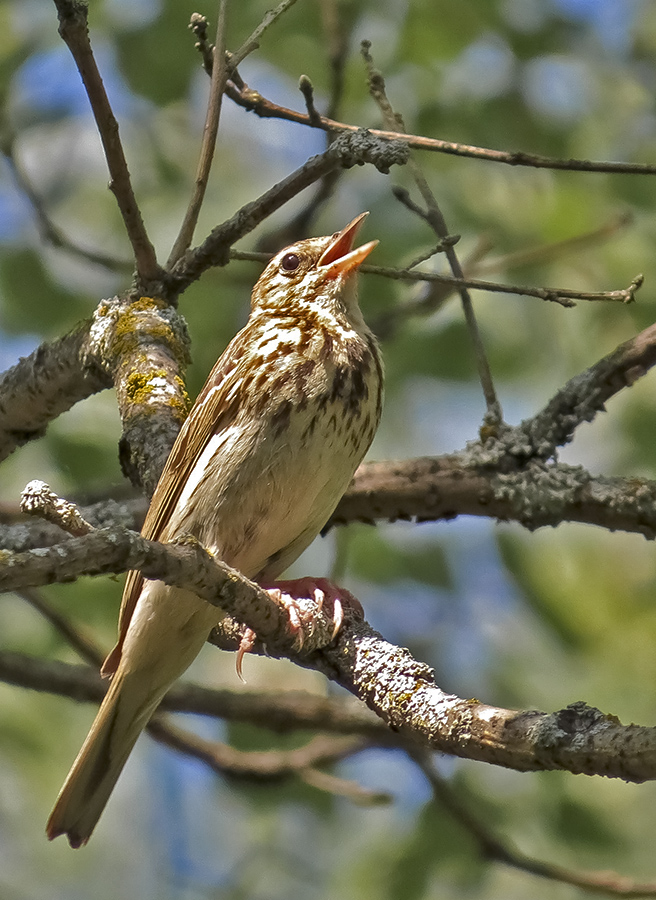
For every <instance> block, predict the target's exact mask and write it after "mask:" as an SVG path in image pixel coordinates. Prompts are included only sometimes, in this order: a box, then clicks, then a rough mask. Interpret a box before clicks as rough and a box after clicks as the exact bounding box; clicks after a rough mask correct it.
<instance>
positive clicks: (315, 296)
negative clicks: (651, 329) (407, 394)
mask: <svg viewBox="0 0 656 900" xmlns="http://www.w3.org/2000/svg"><path fill="white" fill-rule="evenodd" d="M366 215H367V213H363V214H362V215H360V216H358V217H357V218H356V219H354V220H353V221H352V222H351V223H350V224H349V225H347V226H346V228H344V229H343V230H342V231H340V232H338V233H337V234H333V235H332V236H329V237H319V238H310V239H308V240H304V241H299V242H298V243H296V244H293V245H292V246H290V247H287V248H286V249H285V250H282V251H281V252H280V253H278V255H277V256H275V257H274V258H273V259H272V260H271V262H270V263H269V264H268V265H267V267H266V269H265V270H264V272H263V273H262V276H261V277H260V279H259V280H258V282H257V284H256V285H255V287H254V288H253V296H252V304H251V315H250V318H249V320H248V323H247V324H246V326H245V328H244V329H243V330H242V331H240V332H239V334H238V335H237V336H236V337H235V338H234V339H233V340H232V342H231V343H230V344H229V345H228V347H227V348H226V350H225V352H224V353H223V355H222V356H221V357H220V359H219V360H218V361H217V363H216V365H215V366H214V368H213V369H212V372H211V373H210V376H209V378H208V379H207V382H206V383H205V386H204V387H203V389H202V391H201V392H200V394H199V396H198V399H197V400H196V403H195V404H194V407H193V409H192V410H191V413H190V414H189V417H188V419H187V420H186V422H185V423H184V425H183V426H182V429H181V431H180V434H179V435H178V438H177V440H176V442H175V444H174V446H173V449H172V451H171V455H170V456H169V458H168V460H167V463H166V465H165V467H164V471H163V472H162V476H161V478H160V480H159V483H158V485H157V488H156V490H155V493H154V495H153V499H152V502H151V505H150V509H149V510H148V515H147V516H146V521H145V524H144V527H143V530H142V534H143V536H144V537H147V538H151V539H153V540H159V541H171V540H173V539H175V538H176V537H178V536H179V535H182V534H192V535H194V536H195V537H196V538H197V539H198V540H199V541H200V543H201V544H202V545H203V546H204V547H206V548H207V549H208V550H209V551H210V552H211V553H213V554H214V555H216V556H217V557H219V558H220V559H222V560H224V561H225V562H227V563H228V564H229V565H231V566H234V567H235V568H236V569H239V571H241V572H243V574H244V575H246V576H247V577H249V578H252V579H254V580H255V581H257V582H258V583H260V584H263V585H267V586H275V583H274V580H275V579H276V578H277V577H278V576H279V575H280V574H281V573H282V572H283V571H284V570H285V569H286V568H287V567H288V566H289V565H290V564H291V563H292V562H293V561H294V560H295V559H296V558H297V557H298V556H299V555H300V554H301V553H302V551H303V550H304V549H305V548H306V547H307V546H308V545H309V544H310V543H311V542H312V540H313V539H314V538H315V537H316V535H317V534H318V533H319V531H320V530H321V528H322V526H323V525H324V524H325V523H326V521H327V520H328V518H329V517H330V515H331V513H332V512H333V510H334V509H335V507H336V505H337V503H338V501H339V499H340V497H341V496H342V494H343V493H344V491H345V490H346V488H347V487H348V484H349V482H350V480H351V477H352V476H353V473H354V472H355V470H356V468H357V466H358V465H359V463H360V462H361V460H362V458H363V456H364V455H365V453H366V451H367V449H368V447H369V445H370V444H371V441H372V440H373V437H374V434H375V433H376V429H377V427H378V421H379V419H380V413H381V405H382V394H383V371H382V363H381V359H380V354H379V350H378V346H377V344H376V340H375V338H374V336H373V334H372V333H371V331H370V330H369V329H368V328H367V325H366V324H365V322H364V319H363V318H362V314H361V312H360V308H359V306H358V300H357V286H356V282H357V278H356V277H355V275H356V273H357V270H358V268H359V266H360V265H361V263H362V262H363V261H364V260H365V259H366V257H367V256H368V255H369V254H370V253H371V251H372V250H373V249H374V247H375V246H376V244H377V243H378V242H377V241H370V242H369V243H367V244H364V245H363V246H361V247H358V248H356V249H352V248H353V242H354V239H355V235H356V232H357V230H358V228H359V226H360V224H361V223H362V220H363V219H364V218H365V216H366ZM301 581H306V580H304V579H301ZM281 584H283V583H281ZM304 586H305V585H304ZM284 589H285V591H289V590H290V582H285V583H284ZM292 593H293V591H292ZM296 596H297V597H298V596H303V594H297V595H296ZM221 618H222V613H221V610H219V609H217V608H216V607H215V606H212V605H211V604H209V603H208V602H207V601H205V600H202V599H200V598H199V597H197V596H196V595H195V594H193V593H191V592H189V591H185V590H181V589H180V588H176V587H169V586H167V585H165V584H164V583H163V582H161V581H150V580H148V579H144V578H143V577H142V576H141V574H140V573H139V572H130V573H128V577H127V581H126V584H125V591H124V593H123V602H122V604H121V612H120V616H119V638H118V643H117V644H116V647H115V648H114V649H113V650H112V652H111V653H110V654H109V656H108V657H107V659H106V660H105V664H104V666H103V669H102V672H103V674H104V675H111V676H112V681H111V684H110V686H109V690H108V691H107V694H106V696H105V699H104V700H103V702H102V705H101V706H100V709H99V711H98V714H97V716H96V719H95V721H94V723H93V725H92V726H91V730H90V732H89V734H88V736H87V738H86V740H85V742H84V745H83V746H82V749H81V750H80V752H79V754H78V756H77V759H76V760H75V762H74V764H73V767H72V769H71V771H70V773H69V775H68V777H67V779H66V781H65V783H64V786H63V788H62V790H61V792H60V794H59V797H58V799H57V802H56V804H55V807H54V809H53V811H52V813H51V815H50V818H49V820H48V824H47V829H46V830H47V835H48V837H49V838H50V839H51V840H52V838H55V837H57V836H58V835H60V834H66V835H67V836H68V840H69V843H70V844H71V846H72V847H80V846H82V845H83V844H86V842H87V841H88V840H89V837H90V836H91V833H92V831H93V829H94V828H95V826H96V823H97V822H98V819H99V818H100V816H101V814H102V811H103V809H104V808H105V805H106V803H107V801H108V799H109V796H110V794H111V792H112V790H113V788H114V785H115V784H116V780H117V779H118V777H119V775H120V773H121V771H122V769H123V766H124V765H125V763H126V761H127V758H128V756H129V755H130V752H131V750H132V748H133V746H134V744H135V742H136V740H137V738H138V737H139V734H140V733H141V732H142V730H143V729H144V728H145V726H146V725H147V723H148V721H149V719H150V717H151V716H152V714H153V713H154V711H155V710H156V708H157V706H158V705H159V703H160V701H161V699H162V697H163V696H164V694H165V693H166V691H167V690H168V689H169V687H170V686H171V685H172V684H173V682H174V681H175V680H176V679H177V678H178V677H179V676H180V675H182V673H183V672H184V671H185V670H186V669H187V668H188V666H189V665H190V664H191V663H192V661H193V660H194V659H195V657H196V656H197V655H198V653H200V650H201V648H202V647H203V644H204V643H205V641H206V640H207V638H208V636H209V633H210V631H211V630H212V628H213V627H214V626H215V625H216V624H217V623H218V621H219V620H220V619H221Z"/></svg>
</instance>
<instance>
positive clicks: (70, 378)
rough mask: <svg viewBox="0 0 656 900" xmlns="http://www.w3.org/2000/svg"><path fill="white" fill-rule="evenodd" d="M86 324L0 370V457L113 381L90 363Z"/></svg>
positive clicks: (43, 429)
mask: <svg viewBox="0 0 656 900" xmlns="http://www.w3.org/2000/svg"><path fill="white" fill-rule="evenodd" d="M89 325H90V323H89V322H84V323H82V324H81V325H79V326H78V327H77V328H76V329H74V330H73V331H71V332H70V333H69V334H66V335H64V337H62V338H59V339H58V340H56V341H52V342H47V343H44V344H41V346H40V347H37V349H36V350H35V351H34V352H33V353H31V354H30V355H29V356H26V357H24V358H23V359H21V360H20V361H19V362H18V363H16V365H15V366H12V368H11V369H8V370H7V371H6V372H5V373H4V374H3V375H2V376H0V459H4V458H5V457H7V456H9V454H10V453H12V452H13V451H14V450H15V449H16V448H17V447H21V446H22V445H23V444H26V443H27V442H28V441H32V440H34V439H35V438H39V437H42V435H43V434H45V431H46V428H47V426H48V424H49V423H50V422H51V421H52V420H53V419H56V418H57V416H59V415H60V414H61V413H63V412H66V410H68V409H70V408H71V407H72V406H74V405H75V404H76V403H78V402H79V401H80V400H85V399H86V398H87V397H89V396H91V394H95V393H97V392H98V391H101V390H104V389H105V388H107V387H110V386H111V380H110V379H109V377H108V376H107V375H105V374H104V373H103V372H102V370H101V369H100V368H98V367H95V366H90V365H89V364H88V356H89V350H90V334H89Z"/></svg>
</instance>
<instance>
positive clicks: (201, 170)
mask: <svg viewBox="0 0 656 900" xmlns="http://www.w3.org/2000/svg"><path fill="white" fill-rule="evenodd" d="M227 6H228V0H221V2H220V4H219V21H218V24H217V28H216V42H215V44H214V48H213V50H212V59H213V65H212V77H211V82H210V96H209V99H208V102H207V113H206V116H205V127H204V128H203V139H202V142H201V148H200V157H199V160H198V168H197V170H196V182H195V184H194V190H193V194H192V196H191V199H190V201H189V206H188V208H187V212H186V213H185V217H184V220H183V222H182V225H181V226H180V233H179V234H178V236H177V238H176V240H175V243H174V244H173V248H172V250H171V253H170V256H169V259H168V262H167V264H166V266H167V268H169V269H170V268H171V267H172V266H173V265H174V264H175V263H176V262H177V261H178V260H179V259H180V257H181V256H182V254H183V253H184V252H185V250H187V249H188V248H189V247H190V245H191V241H192V238H193V236H194V231H195V229H196V224H197V222H198V216H199V215H200V210H201V207H202V205H203V200H204V198H205V191H206V189H207V182H208V179H209V175H210V169H211V168H212V159H213V157H214V148H215V147H216V136H217V134H218V131H219V119H220V117H221V101H222V99H223V91H224V89H225V83H226V77H227V70H226V53H225V46H226V45H225V38H226V35H225V32H226V12H227Z"/></svg>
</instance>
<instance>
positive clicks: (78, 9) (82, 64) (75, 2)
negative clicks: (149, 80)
mask: <svg viewBox="0 0 656 900" xmlns="http://www.w3.org/2000/svg"><path fill="white" fill-rule="evenodd" d="M54 2H55V6H56V7H57V13H58V16H59V34H60V35H61V37H62V38H63V40H64V41H65V42H66V44H67V46H68V48H69V50H70V51H71V54H72V55H73V59H74V60H75V63H76V65H77V68H78V71H79V73H80V76H81V78H82V82H83V84H84V87H85V89H86V92H87V96H88V97H89V103H90V104H91V110H92V112H93V116H94V118H95V120H96V125H97V126H98V132H99V134H100V139H101V141H102V145H103V149H104V151H105V158H106V160H107V167H108V169H109V174H110V179H111V180H110V185H109V186H110V190H111V191H112V193H113V194H114V196H115V197H116V202H117V203H118V207H119V209H120V211H121V215H122V217H123V222H124V224H125V229H126V232H127V235H128V238H129V240H130V244H131V245H132V250H133V252H134V259H135V264H136V269H137V275H138V277H139V279H140V281H141V282H142V283H143V284H144V285H146V284H148V283H149V282H150V283H152V282H157V281H158V280H159V279H160V278H161V276H162V271H161V269H160V267H159V265H158V263H157V258H156V256H155V249H154V247H153V245H152V244H151V242H150V239H149V238H148V235H147V233H146V228H145V226H144V223H143V219H142V218H141V212H140V210H139V207H138V205H137V201H136V198H135V196H134V192H133V190H132V183H131V181H130V173H129V171H128V165H127V161H126V159H125V154H124V152H123V146H122V144H121V140H120V137H119V131H118V122H117V121H116V119H115V117H114V113H113V112H112V108H111V105H110V103H109V99H108V97H107V93H106V91H105V86H104V84H103V81H102V78H101V76H100V72H99V71H98V66H97V65H96V60H95V57H94V55H93V50H92V49H91V42H90V40H89V31H88V26H87V6H86V4H84V3H81V2H79V0H54Z"/></svg>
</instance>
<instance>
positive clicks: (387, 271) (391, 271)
mask: <svg viewBox="0 0 656 900" xmlns="http://www.w3.org/2000/svg"><path fill="white" fill-rule="evenodd" d="M445 251H446V248H445ZM242 258H245V257H242ZM413 265H416V263H413ZM360 271H361V272H363V273H365V274H369V275H382V276H383V277H385V278H393V279H396V280H399V281H429V282H434V283H435V284H449V285H452V286H453V287H454V288H459V287H463V288H473V289H475V290H480V291H490V292H491V293H495V294H522V295H523V296H525V297H537V298H538V300H545V301H547V302H549V303H558V304H560V306H565V307H568V308H569V307H572V306H576V303H574V302H572V301H574V300H587V301H591V302H611V303H633V301H634V300H635V295H636V293H637V291H638V290H639V289H640V288H641V286H642V283H643V281H644V276H643V275H636V277H635V278H634V279H633V281H632V282H631V284H630V285H629V286H628V287H626V288H620V290H617V291H573V290H571V289H569V288H549V287H529V286H528V285H521V284H504V283H503V282H500V281H482V280H481V279H480V278H456V277H453V276H451V275H441V274H438V273H437V272H421V271H419V272H417V271H415V270H414V269H411V268H410V267H407V268H403V269H397V268H393V267H390V266H371V265H369V266H368V265H363V266H361V267H360Z"/></svg>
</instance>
